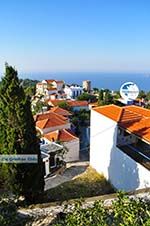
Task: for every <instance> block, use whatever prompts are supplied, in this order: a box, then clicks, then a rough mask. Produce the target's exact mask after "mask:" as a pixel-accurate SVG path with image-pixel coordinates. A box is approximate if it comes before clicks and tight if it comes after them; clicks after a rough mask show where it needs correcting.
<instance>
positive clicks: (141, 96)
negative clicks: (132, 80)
mask: <svg viewBox="0 0 150 226" xmlns="http://www.w3.org/2000/svg"><path fill="white" fill-rule="evenodd" d="M138 97H139V98H140V99H142V98H145V97H146V93H145V92H144V91H143V90H141V91H140V92H139V95H138Z"/></svg>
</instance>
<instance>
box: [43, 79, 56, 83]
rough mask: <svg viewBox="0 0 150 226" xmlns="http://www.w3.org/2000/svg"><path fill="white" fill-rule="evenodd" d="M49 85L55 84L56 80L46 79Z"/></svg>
mask: <svg viewBox="0 0 150 226" xmlns="http://www.w3.org/2000/svg"><path fill="white" fill-rule="evenodd" d="M45 81H46V82H47V83H48V84H51V83H52V82H54V81H55V80H54V79H46V80H45Z"/></svg>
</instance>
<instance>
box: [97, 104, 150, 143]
mask: <svg viewBox="0 0 150 226" xmlns="http://www.w3.org/2000/svg"><path fill="white" fill-rule="evenodd" d="M93 110H94V111H96V112H98V113H100V114H102V115H104V116H106V117H108V118H110V119H112V120H114V121H116V122H117V123H118V124H119V125H120V126H121V127H123V128H125V129H127V130H128V131H129V132H131V133H134V134H136V135H138V136H139V137H141V138H143V139H145V140H146V141H149V142H150V110H148V109H145V108H142V107H138V106H125V107H119V106H116V105H107V106H102V107H96V108H94V109H93Z"/></svg>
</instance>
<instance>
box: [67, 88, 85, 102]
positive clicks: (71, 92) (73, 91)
mask: <svg viewBox="0 0 150 226" xmlns="http://www.w3.org/2000/svg"><path fill="white" fill-rule="evenodd" d="M64 92H65V94H66V98H67V99H76V98H77V97H78V96H80V95H81V94H82V92H83V88H82V87H81V86H77V85H74V86H73V85H72V86H68V85H67V86H65V88H64Z"/></svg>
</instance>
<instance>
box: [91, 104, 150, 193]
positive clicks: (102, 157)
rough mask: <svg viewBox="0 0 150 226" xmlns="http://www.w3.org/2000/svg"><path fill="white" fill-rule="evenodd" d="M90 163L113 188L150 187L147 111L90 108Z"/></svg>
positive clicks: (148, 116)
mask: <svg viewBox="0 0 150 226" xmlns="http://www.w3.org/2000/svg"><path fill="white" fill-rule="evenodd" d="M90 164H91V166H92V167H94V168H95V169H96V170H97V171H98V172H99V173H103V174H104V176H105V177H106V178H107V179H108V180H110V182H111V183H112V185H113V186H114V187H115V188H117V189H122V190H125V191H131V190H135V189H141V188H145V187H150V110H146V109H143V108H140V107H137V106H126V107H123V108H121V107H118V106H115V105H108V106H103V107H96V108H94V109H92V110H91V138H90Z"/></svg>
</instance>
